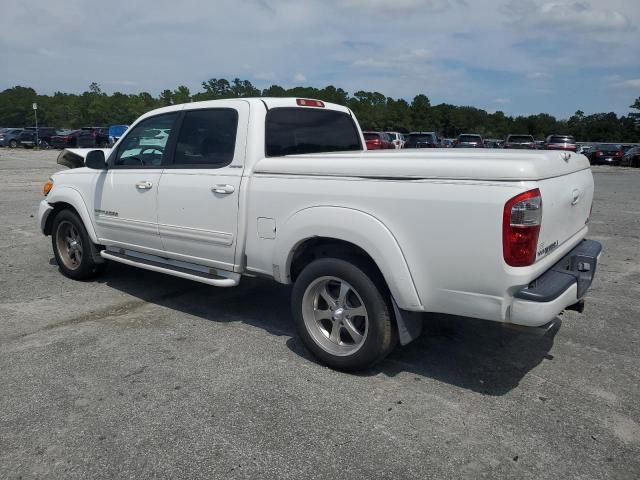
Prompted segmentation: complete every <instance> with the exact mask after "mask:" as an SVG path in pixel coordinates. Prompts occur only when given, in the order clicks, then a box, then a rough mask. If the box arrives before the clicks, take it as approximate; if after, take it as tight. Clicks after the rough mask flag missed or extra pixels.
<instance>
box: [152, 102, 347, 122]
mask: <svg viewBox="0 0 640 480" xmlns="http://www.w3.org/2000/svg"><path fill="white" fill-rule="evenodd" d="M299 98H300V97H247V98H224V99H220V100H204V101H202V102H191V103H181V104H178V105H170V106H168V107H161V108H156V109H155V110H151V111H149V112H146V113H145V114H143V115H141V116H140V118H144V117H149V116H153V115H159V114H161V113H170V112H179V111H181V110H183V109H184V108H185V106H187V105H188V106H189V109H192V108H215V107H217V106H218V105H219V104H221V103H226V104H229V103H230V102H231V103H235V102H245V103H249V104H250V105H251V106H255V107H260V106H266V107H267V109H269V110H270V109H272V108H287V107H294V108H312V109H317V110H322V109H325V110H336V111H339V112H344V113H351V111H350V110H349V109H348V108H347V107H344V106H342V105H338V104H337V103H330V102H325V101H324V100H319V101H320V102H322V104H323V105H324V107H316V106H311V105H309V106H300V105H298V103H297V100H298V99H299ZM304 100H315V99H310V98H305V99H304Z"/></svg>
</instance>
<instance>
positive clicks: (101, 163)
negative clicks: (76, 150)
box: [84, 150, 107, 170]
mask: <svg viewBox="0 0 640 480" xmlns="http://www.w3.org/2000/svg"><path fill="white" fill-rule="evenodd" d="M84 164H85V165H86V166H87V167H89V168H93V169H94V170H106V169H107V159H106V158H105V156H104V152H103V151H102V150H91V151H90V152H89V153H87V156H86V158H85V159H84Z"/></svg>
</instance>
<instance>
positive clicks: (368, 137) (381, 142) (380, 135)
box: [362, 132, 396, 150]
mask: <svg viewBox="0 0 640 480" xmlns="http://www.w3.org/2000/svg"><path fill="white" fill-rule="evenodd" d="M362 134H363V135H364V140H365V142H367V150H385V149H394V148H396V146H395V145H394V144H393V143H392V141H391V137H390V136H389V135H388V134H387V133H385V132H362Z"/></svg>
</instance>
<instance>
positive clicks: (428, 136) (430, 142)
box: [404, 132, 440, 148]
mask: <svg viewBox="0 0 640 480" xmlns="http://www.w3.org/2000/svg"><path fill="white" fill-rule="evenodd" d="M439 146H440V140H439V139H438V135H437V134H436V133H435V132H411V133H410V134H409V135H408V136H407V143H406V144H405V146H404V148H438V147H439Z"/></svg>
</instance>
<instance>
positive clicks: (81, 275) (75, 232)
mask: <svg viewBox="0 0 640 480" xmlns="http://www.w3.org/2000/svg"><path fill="white" fill-rule="evenodd" d="M67 233H69V236H68V235H66V234H67ZM64 238H73V239H74V241H75V244H74V245H73V252H74V253H73V254H72V253H70V248H69V243H67V242H66V241H65V240H64ZM72 243H73V242H72ZM51 245H52V247H53V255H54V256H55V259H56V262H57V263H58V267H59V268H60V272H62V274H63V275H64V276H66V277H69V278H72V279H74V280H86V279H89V278H92V277H94V276H96V275H97V274H98V273H100V272H102V271H103V270H104V266H105V262H104V260H103V259H102V257H100V253H99V250H98V247H97V246H96V245H95V244H94V243H93V242H92V241H91V238H90V237H89V234H88V233H87V230H86V229H85V228H84V224H83V223H82V220H81V219H80V217H79V216H78V215H77V214H76V213H75V212H73V211H71V210H69V209H66V210H62V211H61V212H59V213H58V214H57V215H56V216H55V218H54V219H53V226H52V229H51ZM78 248H79V249H80V251H81V253H78Z"/></svg>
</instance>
